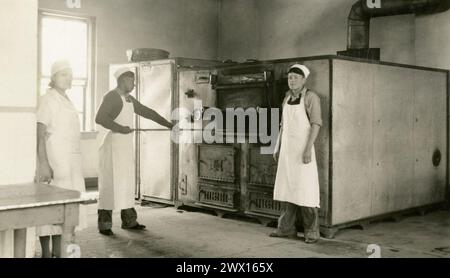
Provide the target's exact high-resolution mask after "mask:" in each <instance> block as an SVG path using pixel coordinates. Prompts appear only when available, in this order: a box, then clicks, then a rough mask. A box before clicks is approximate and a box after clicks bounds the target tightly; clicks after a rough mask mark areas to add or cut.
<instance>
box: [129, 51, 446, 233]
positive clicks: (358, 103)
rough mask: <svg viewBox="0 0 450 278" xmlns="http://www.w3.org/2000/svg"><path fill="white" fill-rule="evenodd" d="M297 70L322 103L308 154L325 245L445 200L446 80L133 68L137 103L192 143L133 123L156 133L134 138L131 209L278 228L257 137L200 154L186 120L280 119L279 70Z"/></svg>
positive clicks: (356, 62) (380, 66)
mask: <svg viewBox="0 0 450 278" xmlns="http://www.w3.org/2000/svg"><path fill="white" fill-rule="evenodd" d="M295 63H303V64H305V65H306V66H307V67H308V68H310V70H311V76H310V78H309V80H308V83H307V86H308V88H310V89H312V90H314V91H315V92H316V93H317V94H318V95H319V96H320V98H321V105H322V117H323V127H322V129H321V131H320V134H319V137H318V139H317V141H316V143H315V149H316V157H317V163H318V169H319V183H320V194H321V196H320V199H321V200H320V205H321V207H320V213H319V214H320V222H321V231H322V233H323V234H324V235H326V236H329V237H332V236H333V235H334V233H335V232H336V231H337V229H339V228H342V227H348V226H351V225H354V224H358V223H363V222H365V221H369V220H371V219H376V218H379V217H384V216H386V215H392V214H396V213H401V212H404V211H408V210H411V209H417V208H424V207H427V206H431V205H435V204H441V203H444V202H445V201H446V199H448V192H449V191H448V169H449V168H448V117H449V113H448V103H449V99H448V92H449V91H448V88H449V72H448V71H447V70H440V69H431V68H423V67H416V66H410V65H400V64H393V63H383V62H378V61H377V62H372V61H369V60H360V59H354V58H343V57H339V56H320V57H306V58H293V59H284V60H273V61H263V62H252V63H244V64H234V65H233V64H231V65H223V64H219V63H215V62H208V61H197V60H183V61H182V60H177V59H175V60H173V59H172V60H161V61H152V62H145V63H139V64H133V65H131V66H133V67H135V68H136V70H137V76H138V80H139V82H138V84H137V85H138V88H137V96H138V98H139V99H140V101H141V102H143V103H144V104H145V105H148V106H149V107H151V108H153V109H155V110H156V111H158V112H159V113H161V114H162V115H163V116H165V117H167V118H170V112H171V111H172V110H173V109H174V108H180V109H181V110H180V111H178V112H175V116H176V117H177V118H178V119H186V118H189V119H190V120H188V121H184V122H183V124H182V125H180V128H181V132H180V134H179V137H180V138H183V137H185V136H186V135H189V134H190V135H192V134H194V136H193V137H194V138H195V139H196V141H195V142H189V141H187V142H183V141H181V142H180V143H179V144H174V143H173V142H171V141H170V132H168V131H167V130H161V129H160V127H157V126H154V125H153V124H151V123H149V122H147V121H144V120H142V121H140V122H139V121H138V122H137V124H138V126H140V127H141V128H145V129H149V130H152V129H153V131H148V132H141V133H138V134H137V136H136V144H137V162H136V163H137V166H138V167H137V197H138V198H140V199H141V200H150V201H157V202H165V203H170V204H174V205H175V206H177V207H180V206H183V205H184V206H195V207H203V208H208V209H213V210H215V211H216V212H217V213H218V214H220V215H223V214H227V213H233V214H241V215H246V216H250V217H255V218H257V219H259V220H261V221H262V222H263V223H267V222H269V221H273V220H275V219H276V218H277V217H278V216H279V215H280V213H281V210H282V205H281V204H280V203H279V202H277V201H274V200H273V186H274V181H275V176H276V170H277V165H276V163H275V162H274V161H273V159H272V155H271V154H262V153H261V151H260V149H261V147H264V146H265V145H264V144H262V143H261V142H256V143H255V142H250V140H249V138H250V137H251V136H252V135H253V133H254V132H255V131H254V130H246V131H245V132H244V133H245V134H243V138H244V140H243V141H241V142H234V143H228V144H227V143H226V142H225V143H214V142H210V143H206V142H203V141H202V129H203V127H204V126H205V125H207V124H208V123H207V122H202V123H201V124H200V126H199V125H196V121H195V120H194V119H195V118H197V117H198V116H199V113H198V112H199V110H198V107H197V105H198V103H199V102H200V101H201V105H202V108H208V107H215V108H216V109H219V110H221V111H223V110H224V109H226V108H237V107H241V108H243V109H246V108H252V107H253V108H254V107H259V108H262V107H268V108H277V107H280V105H281V102H282V100H283V98H284V96H285V92H286V91H287V90H288V87H287V70H288V69H289V67H290V66H291V65H292V64H295ZM196 103H197V105H196ZM200 110H201V111H204V109H200ZM200 115H201V112H200ZM200 118H201V117H200ZM269 118H270V117H269ZM223 127H224V128H222V129H219V130H216V131H215V132H216V133H217V134H221V136H224V137H226V136H233V137H235V138H238V137H239V138H242V134H238V133H237V132H236V130H234V129H227V128H226V122H225V121H224V125H223ZM258 128H259V127H258ZM258 132H259V131H258V130H256V133H258ZM188 137H189V136H188ZM191 137H192V136H191Z"/></svg>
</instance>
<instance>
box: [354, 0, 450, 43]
mask: <svg viewBox="0 0 450 278" xmlns="http://www.w3.org/2000/svg"><path fill="white" fill-rule="evenodd" d="M448 9H450V0H359V1H358V2H356V3H355V4H354V5H353V6H352V9H351V11H350V14H349V16H348V25H347V50H352V49H368V48H369V38H370V19H371V18H372V17H381V16H392V15H401V14H411V13H413V14H416V15H422V14H433V13H439V12H444V11H447V10H448Z"/></svg>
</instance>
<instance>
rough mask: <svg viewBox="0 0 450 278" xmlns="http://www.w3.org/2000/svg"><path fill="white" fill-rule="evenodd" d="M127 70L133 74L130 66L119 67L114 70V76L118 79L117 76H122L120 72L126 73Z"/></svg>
mask: <svg viewBox="0 0 450 278" xmlns="http://www.w3.org/2000/svg"><path fill="white" fill-rule="evenodd" d="M127 72H131V73H133V74H134V72H133V71H132V70H131V69H130V68H127V67H121V68H119V69H117V70H116V72H115V73H114V77H115V78H116V79H119V77H120V76H122V74H124V73H127Z"/></svg>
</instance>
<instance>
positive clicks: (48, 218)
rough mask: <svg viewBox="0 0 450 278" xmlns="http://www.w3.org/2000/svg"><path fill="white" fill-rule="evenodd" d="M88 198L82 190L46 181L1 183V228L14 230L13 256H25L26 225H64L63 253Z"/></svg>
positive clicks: (65, 252)
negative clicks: (50, 183)
mask: <svg viewBox="0 0 450 278" xmlns="http://www.w3.org/2000/svg"><path fill="white" fill-rule="evenodd" d="M85 201H86V200H85V199H84V198H82V197H81V194H80V192H78V191H72V190H66V189H62V188H59V187H55V186H50V185H43V184H34V183H32V184H22V185H6V186H0V231H3V230H14V257H15V258H23V257H25V250H26V228H29V227H37V226H42V225H50V224H56V225H61V226H62V230H63V234H62V236H61V256H62V257H63V258H64V257H67V256H68V255H70V254H69V253H68V252H67V251H66V250H67V246H68V245H69V244H70V243H71V240H72V230H73V228H74V227H75V226H77V225H78V215H79V205H80V204H82V203H84V202H85Z"/></svg>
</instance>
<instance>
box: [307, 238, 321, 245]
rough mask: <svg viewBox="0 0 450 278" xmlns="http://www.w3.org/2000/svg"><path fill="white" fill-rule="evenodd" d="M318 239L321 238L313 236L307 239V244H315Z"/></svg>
mask: <svg viewBox="0 0 450 278" xmlns="http://www.w3.org/2000/svg"><path fill="white" fill-rule="evenodd" d="M318 241H319V239H312V238H306V239H305V243H306V244H314V243H317V242H318Z"/></svg>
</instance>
